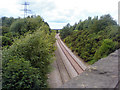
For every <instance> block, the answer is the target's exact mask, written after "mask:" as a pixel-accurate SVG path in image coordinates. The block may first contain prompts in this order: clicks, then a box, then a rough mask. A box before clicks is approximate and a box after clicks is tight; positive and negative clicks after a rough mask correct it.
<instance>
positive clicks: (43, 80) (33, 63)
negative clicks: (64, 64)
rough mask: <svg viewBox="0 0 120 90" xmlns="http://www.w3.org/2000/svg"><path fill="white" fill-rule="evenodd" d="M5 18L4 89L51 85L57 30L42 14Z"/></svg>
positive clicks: (3, 41)
mask: <svg viewBox="0 0 120 90" xmlns="http://www.w3.org/2000/svg"><path fill="white" fill-rule="evenodd" d="M2 20H3V32H2V34H3V36H1V38H2V46H3V47H2V49H3V50H2V66H3V74H2V77H3V82H2V83H3V86H2V87H3V89H34V90H36V89H39V88H44V87H47V73H48V72H49V65H50V63H51V62H52V61H53V60H52V57H53V55H54V54H53V52H54V50H55V47H54V46H53V44H54V43H55V38H54V37H55V33H54V32H53V31H52V30H51V29H50V28H49V25H48V24H47V23H46V22H44V21H43V19H42V18H41V17H40V16H37V17H28V18H25V19H20V18H18V19H14V18H7V17H3V18H2Z"/></svg>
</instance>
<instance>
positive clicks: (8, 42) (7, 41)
mask: <svg viewBox="0 0 120 90" xmlns="http://www.w3.org/2000/svg"><path fill="white" fill-rule="evenodd" d="M7 45H12V40H11V39H10V38H9V37H6V36H2V46H7Z"/></svg>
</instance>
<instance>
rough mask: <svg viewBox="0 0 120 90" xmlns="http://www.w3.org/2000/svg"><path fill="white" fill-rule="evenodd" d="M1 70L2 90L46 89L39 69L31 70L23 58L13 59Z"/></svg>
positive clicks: (28, 63)
mask: <svg viewBox="0 0 120 90" xmlns="http://www.w3.org/2000/svg"><path fill="white" fill-rule="evenodd" d="M6 65H7V67H5V68H3V73H4V74H3V78H4V79H3V89H34V90H35V89H39V88H41V87H46V85H44V84H43V82H44V81H42V79H41V75H40V72H39V69H37V68H33V67H32V66H31V64H30V62H29V61H25V60H24V58H17V57H13V58H12V59H10V60H9V62H8V63H6Z"/></svg>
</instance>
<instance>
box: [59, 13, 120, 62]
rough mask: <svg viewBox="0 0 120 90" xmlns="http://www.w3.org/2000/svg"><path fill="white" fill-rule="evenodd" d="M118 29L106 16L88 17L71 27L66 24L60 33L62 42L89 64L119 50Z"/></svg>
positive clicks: (119, 35)
mask: <svg viewBox="0 0 120 90" xmlns="http://www.w3.org/2000/svg"><path fill="white" fill-rule="evenodd" d="M119 30H120V27H119V26H118V25H117V23H116V21H114V20H113V18H112V17H111V16H110V15H109V14H107V15H103V16H101V17H100V18H99V19H98V17H94V18H93V19H92V18H91V17H88V19H86V20H84V21H81V20H80V21H79V22H78V23H75V24H74V25H73V26H71V25H70V24H67V25H66V26H65V27H64V28H63V29H62V30H61V32H60V36H61V38H62V39H63V41H64V42H65V43H66V44H67V45H68V46H69V47H70V48H71V49H72V51H73V52H76V53H77V54H78V56H80V58H82V59H83V60H84V61H85V62H88V63H89V64H93V63H94V62H96V61H97V60H98V59H100V58H102V57H106V56H107V55H108V54H110V53H111V52H113V51H115V50H116V49H118V48H120V43H118V42H120V33H119V32H118V31H119Z"/></svg>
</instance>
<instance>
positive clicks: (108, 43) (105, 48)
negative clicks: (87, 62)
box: [94, 39, 117, 60]
mask: <svg viewBox="0 0 120 90" xmlns="http://www.w3.org/2000/svg"><path fill="white" fill-rule="evenodd" d="M116 48H117V42H113V41H112V40H111V39H105V40H104V41H103V43H102V45H101V46H100V47H99V49H98V50H97V51H96V53H95V55H94V60H98V59H100V58H102V57H105V56H107V55H108V54H110V53H111V52H113V51H114V50H115V49H116Z"/></svg>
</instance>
